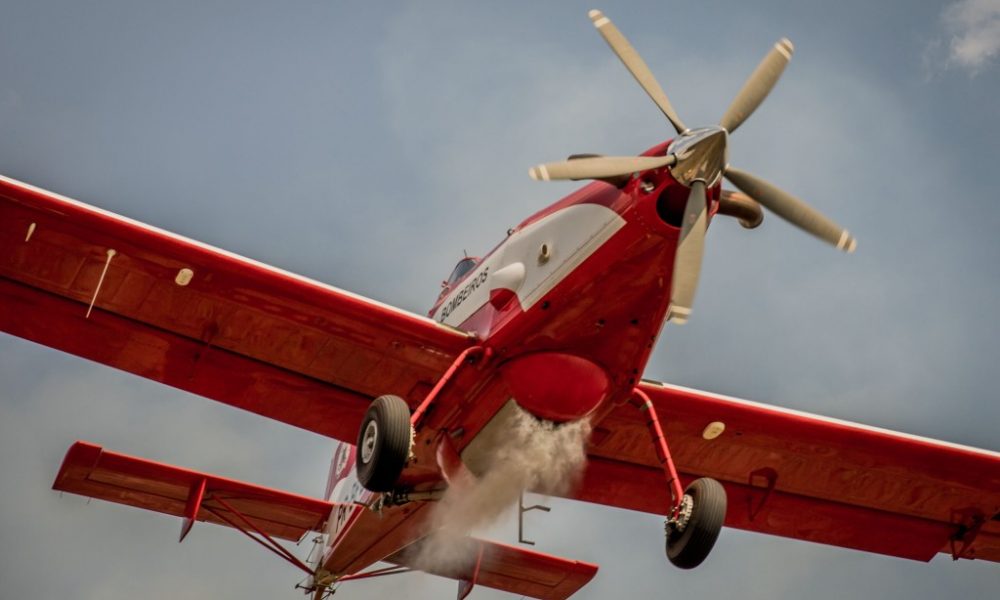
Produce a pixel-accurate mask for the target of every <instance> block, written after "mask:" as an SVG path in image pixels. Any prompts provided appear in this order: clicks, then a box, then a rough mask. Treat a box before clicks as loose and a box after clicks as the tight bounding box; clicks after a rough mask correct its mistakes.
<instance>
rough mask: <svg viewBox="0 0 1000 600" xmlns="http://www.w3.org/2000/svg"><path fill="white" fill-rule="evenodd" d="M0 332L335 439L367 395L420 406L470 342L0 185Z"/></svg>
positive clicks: (406, 316) (60, 200) (132, 224)
mask: <svg viewBox="0 0 1000 600" xmlns="http://www.w3.org/2000/svg"><path fill="white" fill-rule="evenodd" d="M91 305H92V307H93V309H92V310H91V308H90V307H91ZM0 330H3V331H6V332H7V333H11V334H13V335H16V336H19V337H22V338H26V339H29V340H32V341H35V342H38V343H40V344H44V345H46V346H50V347H53V348H56V349H59V350H62V351H65V352H69V353H72V354H75V355H77V356H81V357H84V358H88V359H90V360H94V361H97V362H100V363H103V364H106V365H109V366H112V367H116V368H119V369H123V370H125V371H129V372H132V373H135V374H137V375H141V376H143V377H147V378H149V379H153V380H155V381H160V382H162V383H166V384H168V385H171V386H174V387H178V388H181V389H184V390H187V391H191V392H194V393H196V394H200V395H203V396H206V397H208V398H211V399H213V400H218V401H221V402H225V403H227V404H231V405H233V406H237V407H240V408H243V409H246V410H249V411H252V412H256V413H258V414H262V415H264V416H267V417H270V418H273V419H277V420H279V421H283V422H286V423H290V424H292V425H296V426H298V427H302V428H304V429H307V430H310V431H314V432H316V433H320V434H324V435H328V436H331V437H334V438H337V439H341V440H345V441H353V440H354V439H355V436H356V433H357V427H358V425H359V423H360V420H361V418H362V415H363V413H364V410H365V409H366V408H367V405H368V402H369V400H370V399H371V398H372V397H374V396H377V395H380V394H386V393H391V394H396V395H399V396H401V397H403V398H406V399H407V400H409V401H410V402H413V403H415V402H417V401H419V399H420V398H422V396H423V395H424V394H425V393H426V391H427V390H429V388H430V386H431V385H432V384H433V383H434V382H435V381H436V380H437V379H438V377H439V376H440V375H441V373H443V372H444V371H445V370H446V369H447V367H448V366H449V364H450V363H451V361H452V360H453V359H454V357H455V356H457V355H458V354H459V353H460V352H461V350H462V349H464V348H465V347H467V346H468V345H469V344H470V343H471V340H470V338H469V337H468V335H466V334H464V333H461V332H459V331H457V330H454V329H451V328H448V327H445V326H443V325H440V324H438V323H435V322H434V321H432V320H430V319H426V318H424V317H420V316H417V315H414V314H411V313H408V312H405V311H402V310H399V309H396V308H392V307H390V306H387V305H384V304H381V303H378V302H375V301H373V300H368V299H366V298H362V297H360V296H357V295H355V294H351V293H349V292H345V291H343V290H339V289H337V288H334V287H331V286H328V285H325V284H322V283H318V282H316V281H312V280H310V279H307V278H304V277H301V276H298V275H294V274H291V273H287V272H285V271H282V270H280V269H276V268H273V267H269V266H267V265H264V264H261V263H258V262H255V261H252V260H250V259H246V258H243V257H240V256H236V255H234V254H231V253H229V252H225V251H223V250H219V249H216V248H213V247H211V246H207V245H205V244H202V243H199V242H196V241H193V240H189V239H187V238H184V237H181V236H178V235H175V234H172V233H169V232H166V231H163V230H160V229H157V228H155V227H151V226H148V225H145V224H142V223H139V222H136V221H133V220H131V219H128V218H125V217H121V216H119V215H115V214H112V213H110V212H107V211H104V210H101V209H98V208H94V207H92V206H89V205H86V204H83V203H81V202H78V201H76V200H72V199H69V198H65V197H63V196H60V195H58V194H54V193H51V192H47V191H45V190H41V189H38V188H35V187H33V186H30V185H27V184H24V183H21V182H18V181H15V180H12V179H9V178H6V177H2V176H0Z"/></svg>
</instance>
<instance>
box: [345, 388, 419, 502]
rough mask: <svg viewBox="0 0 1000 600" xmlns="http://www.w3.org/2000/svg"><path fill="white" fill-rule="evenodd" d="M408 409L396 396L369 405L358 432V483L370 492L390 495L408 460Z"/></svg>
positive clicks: (409, 439) (379, 399) (411, 436)
mask: <svg viewBox="0 0 1000 600" xmlns="http://www.w3.org/2000/svg"><path fill="white" fill-rule="evenodd" d="M412 440H413V429H412V428H411V427H410V407H409V406H407V404H406V402H405V401H404V400H403V399H402V398H400V397H399V396H392V395H386V396H379V397H378V398H375V400H373V401H372V403H371V406H369V407H368V412H367V413H365V418H364V420H363V421H361V430H360V431H359V432H358V466H357V468H358V481H360V482H361V485H363V486H365V488H366V489H368V490H371V491H373V492H388V491H391V490H392V488H393V486H394V485H395V484H396V480H398V479H399V475H400V474H401V473H402V472H403V467H405V466H406V461H407V460H408V459H409V457H410V444H411V442H412Z"/></svg>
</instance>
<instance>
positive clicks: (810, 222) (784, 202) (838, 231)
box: [726, 167, 858, 253]
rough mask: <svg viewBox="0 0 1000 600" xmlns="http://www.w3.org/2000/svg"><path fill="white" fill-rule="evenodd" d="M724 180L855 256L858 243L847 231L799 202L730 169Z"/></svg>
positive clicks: (790, 221)
mask: <svg viewBox="0 0 1000 600" xmlns="http://www.w3.org/2000/svg"><path fill="white" fill-rule="evenodd" d="M726 179H728V180H729V181H731V182H732V183H733V185H735V186H736V187H738V188H740V190H742V191H743V193H745V194H746V195H748V196H750V197H751V198H753V199H754V200H756V201H757V202H759V203H760V204H761V205H763V206H764V207H765V208H767V209H768V210H770V211H771V212H773V213H774V214H776V215H778V216H779V217H781V218H782V219H784V220H786V221H788V222H789V223H791V224H792V225H795V226H797V227H799V228H801V229H804V230H806V231H808V232H809V233H811V234H813V235H815V236H816V237H818V238H819V239H821V240H824V241H826V242H828V243H830V244H832V245H834V246H836V247H837V249H838V250H843V251H844V252H848V253H850V252H854V249H855V248H857V246H858V242H857V240H855V239H854V237H853V236H852V235H851V234H850V233H848V231H847V230H846V229H844V228H842V227H841V226H840V225H837V224H836V223H834V222H833V221H831V220H830V219H828V218H826V217H824V216H823V215H822V214H821V213H820V212H819V211H818V210H816V209H815V208H813V207H811V206H809V205H808V204H806V203H805V202H803V201H802V200H799V199H798V198H796V197H795V196H793V195H791V194H789V193H788V192H786V191H784V190H782V189H780V188H778V187H777V186H775V185H774V184H772V183H769V182H767V181H764V180H763V179H760V178H759V177H757V176H755V175H751V174H750V173H747V172H746V171H741V170H739V169H734V168H732V167H729V168H727V169H726Z"/></svg>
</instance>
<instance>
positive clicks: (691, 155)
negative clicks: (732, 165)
mask: <svg viewBox="0 0 1000 600" xmlns="http://www.w3.org/2000/svg"><path fill="white" fill-rule="evenodd" d="M728 145H729V133H728V132H727V131H726V130H725V129H723V128H722V127H704V128H701V129H695V130H692V131H689V132H687V133H685V134H684V135H682V136H680V137H678V138H677V139H675V140H674V141H673V143H671V144H670V146H669V147H668V148H667V154H668V155H669V154H672V155H674V156H675V157H677V162H676V163H674V165H673V166H672V167H670V173H671V174H672V175H673V176H674V179H676V180H677V181H678V182H680V183H682V184H683V185H686V186H688V187H690V186H691V184H692V183H693V182H695V181H703V182H704V183H705V185H706V186H707V187H712V186H713V185H715V184H716V183H718V182H719V180H720V179H721V178H722V172H723V171H724V170H725V168H726V163H727V158H728Z"/></svg>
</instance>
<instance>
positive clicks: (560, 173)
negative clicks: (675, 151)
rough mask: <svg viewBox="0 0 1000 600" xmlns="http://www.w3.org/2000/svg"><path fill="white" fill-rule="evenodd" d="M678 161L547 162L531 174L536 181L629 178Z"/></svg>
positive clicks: (602, 159)
mask: <svg viewBox="0 0 1000 600" xmlns="http://www.w3.org/2000/svg"><path fill="white" fill-rule="evenodd" d="M674 161H676V158H675V157H674V156H673V155H670V156H597V157H591V158H575V159H573V160H563V161H559V162H551V163H546V164H544V165H538V166H537V167H531V169H529V170H528V175H530V176H531V178H532V179H535V180H542V181H549V180H560V179H574V180H576V179H602V178H605V177H615V176H618V175H628V174H630V173H637V172H639V171H648V170H649V169H658V168H660V167H666V166H669V165H672V164H674Z"/></svg>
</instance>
